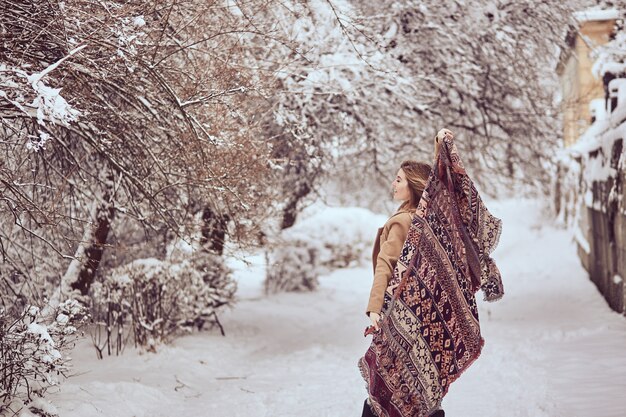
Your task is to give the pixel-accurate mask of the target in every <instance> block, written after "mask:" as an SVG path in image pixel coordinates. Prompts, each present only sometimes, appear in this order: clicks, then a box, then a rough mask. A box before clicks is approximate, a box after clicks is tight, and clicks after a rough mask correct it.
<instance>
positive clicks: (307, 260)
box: [265, 241, 319, 293]
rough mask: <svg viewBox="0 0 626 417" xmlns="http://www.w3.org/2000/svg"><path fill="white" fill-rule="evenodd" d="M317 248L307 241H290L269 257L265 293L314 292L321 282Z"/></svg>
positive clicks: (275, 249) (277, 248)
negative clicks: (319, 279)
mask: <svg viewBox="0 0 626 417" xmlns="http://www.w3.org/2000/svg"><path fill="white" fill-rule="evenodd" d="M318 275H319V256H318V251H317V248H316V247H315V246H313V245H311V244H310V243H309V242H306V241H289V242H285V244H284V245H281V246H279V247H276V248H274V250H273V251H272V252H271V254H270V255H269V262H268V268H267V275H266V277H265V292H266V293H276V292H281V291H313V290H315V289H316V288H317V286H318V284H319V281H318V279H317V278H318Z"/></svg>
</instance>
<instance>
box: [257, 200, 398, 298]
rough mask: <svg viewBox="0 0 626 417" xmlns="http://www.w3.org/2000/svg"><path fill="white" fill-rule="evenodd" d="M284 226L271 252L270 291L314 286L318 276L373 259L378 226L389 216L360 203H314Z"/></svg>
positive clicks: (303, 288)
mask: <svg viewBox="0 0 626 417" xmlns="http://www.w3.org/2000/svg"><path fill="white" fill-rule="evenodd" d="M301 219H302V220H301V221H299V222H298V223H296V224H295V225H294V226H293V227H291V228H289V229H286V230H284V231H283V232H282V233H281V235H280V236H279V237H278V238H277V239H276V242H274V244H273V247H272V250H271V251H270V253H269V263H268V269H267V277H266V283H265V288H266V290H267V291H268V292H276V291H302V290H313V289H315V288H316V287H317V277H318V276H319V275H321V274H324V273H328V272H330V271H332V270H334V269H337V268H346V267H352V266H363V265H366V264H367V263H368V262H370V261H371V249H372V245H373V242H374V238H375V237H376V229H377V228H378V227H380V226H382V225H383V224H384V223H385V220H386V217H385V216H382V215H377V214H374V213H372V212H371V211H369V210H367V209H364V208H358V207H326V206H323V207H320V206H313V207H311V208H310V209H309V210H306V211H305V212H303V213H302V215H301Z"/></svg>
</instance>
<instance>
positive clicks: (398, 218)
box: [385, 209, 415, 228]
mask: <svg viewBox="0 0 626 417" xmlns="http://www.w3.org/2000/svg"><path fill="white" fill-rule="evenodd" d="M414 213H415V210H409V209H400V210H398V211H396V212H395V213H394V214H393V215H392V216H391V217H390V218H389V219H388V220H387V223H385V226H387V227H391V226H392V225H393V224H394V223H399V224H401V225H403V226H406V227H407V228H408V227H409V225H410V224H411V220H413V214H414Z"/></svg>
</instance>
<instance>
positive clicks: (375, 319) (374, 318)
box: [369, 311, 380, 331]
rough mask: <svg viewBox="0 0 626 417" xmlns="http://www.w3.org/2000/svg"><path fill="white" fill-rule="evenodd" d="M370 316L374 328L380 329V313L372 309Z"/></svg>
mask: <svg viewBox="0 0 626 417" xmlns="http://www.w3.org/2000/svg"><path fill="white" fill-rule="evenodd" d="M369 317H370V320H371V321H372V326H373V327H374V330H376V331H378V330H380V325H379V324H378V322H379V321H380V314H378V313H374V312H373V311H370V314H369Z"/></svg>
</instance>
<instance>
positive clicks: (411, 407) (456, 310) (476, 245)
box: [358, 135, 504, 417]
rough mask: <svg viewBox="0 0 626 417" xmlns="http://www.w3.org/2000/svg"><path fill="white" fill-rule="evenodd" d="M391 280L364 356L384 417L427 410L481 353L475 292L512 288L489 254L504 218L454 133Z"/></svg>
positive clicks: (489, 296)
mask: <svg viewBox="0 0 626 417" xmlns="http://www.w3.org/2000/svg"><path fill="white" fill-rule="evenodd" d="M416 214H417V215H416V216H414V218H413V222H412V224H411V227H410V229H409V232H408V235H407V238H406V241H405V243H404V247H403V248H402V252H401V254H400V256H399V258H398V262H397V264H396V267H395V270H394V274H393V277H392V279H391V280H390V282H389V285H394V284H399V286H398V287H397V288H396V290H395V293H394V295H393V296H390V295H389V294H388V293H387V292H385V303H384V306H383V314H382V324H381V330H379V331H378V332H376V333H374V336H373V340H372V344H371V346H370V347H369V349H368V350H367V352H366V353H365V356H364V357H362V358H360V359H359V363H358V365H359V368H360V371H361V374H362V376H363V378H364V379H365V381H366V383H367V388H368V393H369V399H370V404H371V407H372V409H373V411H374V413H375V414H376V415H378V416H379V417H424V416H428V415H429V414H430V413H432V412H433V411H434V410H436V409H438V408H439V407H440V406H441V400H442V399H443V397H444V396H445V395H446V393H447V391H448V388H449V386H450V384H451V383H452V382H454V380H456V378H458V377H459V376H460V375H461V373H462V372H463V371H464V370H466V369H467V368H468V367H469V366H470V365H471V364H472V362H473V361H475V360H476V359H477V358H478V356H479V355H480V352H481V349H482V346H483V343H484V340H483V338H482V336H481V333H480V325H479V319H478V308H477V306H476V298H475V293H476V292H477V291H478V290H479V289H482V290H483V294H484V299H485V300H487V301H494V300H498V299H500V298H501V297H502V296H503V295H504V289H503V286H502V279H501V277H500V272H499V270H498V268H497V266H496V264H495V262H494V260H493V259H492V258H491V257H490V256H489V255H490V254H491V253H492V252H493V250H494V249H495V247H496V246H497V244H498V240H499V238H500V233H501V230H502V222H501V221H500V219H498V218H496V217H494V216H493V215H492V214H491V213H489V211H488V210H487V208H486V207H485V205H484V204H483V202H482V200H481V198H480V196H479V194H478V191H477V190H476V188H475V187H474V184H473V183H472V181H471V179H470V178H469V177H468V176H467V174H466V172H465V168H464V167H463V164H462V162H461V159H460V157H459V154H458V150H457V148H456V145H455V144H454V141H453V138H452V137H451V136H450V135H448V136H446V138H444V141H443V143H442V146H441V150H440V154H439V156H438V158H437V161H436V164H435V167H434V169H433V170H432V172H431V174H430V176H429V179H428V181H427V184H426V189H425V191H424V193H423V194H422V199H421V201H420V203H419V206H418V208H417V211H416Z"/></svg>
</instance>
